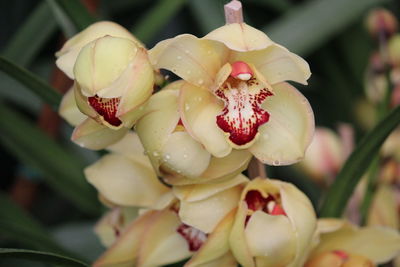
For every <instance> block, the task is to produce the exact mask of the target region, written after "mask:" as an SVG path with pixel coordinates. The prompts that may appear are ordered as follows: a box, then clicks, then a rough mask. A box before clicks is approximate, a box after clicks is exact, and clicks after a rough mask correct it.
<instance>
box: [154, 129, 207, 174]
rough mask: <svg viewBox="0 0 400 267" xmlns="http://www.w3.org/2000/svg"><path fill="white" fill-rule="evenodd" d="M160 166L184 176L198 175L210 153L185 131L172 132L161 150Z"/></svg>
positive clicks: (204, 166) (205, 165) (203, 169)
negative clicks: (161, 161)
mask: <svg viewBox="0 0 400 267" xmlns="http://www.w3.org/2000/svg"><path fill="white" fill-rule="evenodd" d="M161 157H162V160H163V163H162V166H163V167H166V168H168V169H169V170H171V171H173V172H177V173H179V174H182V175H184V176H186V177H193V178H196V177H198V176H200V175H201V174H202V173H203V172H204V171H205V170H206V169H207V167H208V165H209V164H210V158H211V155H210V153H208V152H207V150H205V149H204V148H203V147H202V146H201V144H200V143H198V142H196V141H195V140H194V139H193V138H192V137H191V136H190V135H189V134H188V133H186V132H174V133H172V134H171V135H170V136H169V137H168V139H167V141H166V142H165V144H164V147H163V148H162V150H161Z"/></svg>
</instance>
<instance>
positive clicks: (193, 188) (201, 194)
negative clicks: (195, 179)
mask: <svg viewBox="0 0 400 267" xmlns="http://www.w3.org/2000/svg"><path fill="white" fill-rule="evenodd" d="M246 182H248V179H247V177H246V176H244V175H243V174H239V175H237V176H236V177H234V178H232V179H229V180H226V181H223V182H220V183H205V184H193V185H185V186H174V188H173V191H174V194H175V195H176V197H177V198H179V199H180V200H182V201H189V202H193V201H199V200H204V199H206V198H208V197H211V196H213V195H215V194H218V193H220V192H222V191H224V190H226V189H229V188H232V187H234V186H236V185H239V184H243V183H246Z"/></svg>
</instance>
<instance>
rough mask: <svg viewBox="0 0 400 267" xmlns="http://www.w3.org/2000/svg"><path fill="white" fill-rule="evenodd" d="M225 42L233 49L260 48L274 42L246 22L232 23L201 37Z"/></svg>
mask: <svg viewBox="0 0 400 267" xmlns="http://www.w3.org/2000/svg"><path fill="white" fill-rule="evenodd" d="M203 38H204V39H209V40H215V41H218V42H221V43H223V44H225V45H226V46H227V47H229V48H230V49H232V50H235V51H242V52H244V51H252V50H261V49H264V48H267V47H268V46H270V45H272V44H274V42H272V41H271V39H269V38H268V36H267V35H265V33H263V32H262V31H259V30H257V29H255V28H253V27H251V26H249V25H247V24H246V23H232V24H227V25H225V26H222V27H220V28H218V29H215V30H213V31H212V32H210V33H209V34H207V35H206V36H204V37H203Z"/></svg>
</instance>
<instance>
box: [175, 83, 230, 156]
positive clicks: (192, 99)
mask: <svg viewBox="0 0 400 267" xmlns="http://www.w3.org/2000/svg"><path fill="white" fill-rule="evenodd" d="M179 104H180V113H181V117H182V122H183V124H184V125H185V128H186V129H187V131H188V133H189V134H190V135H191V136H193V138H195V139H196V140H198V141H199V142H200V143H202V144H203V145H204V147H205V148H206V149H207V151H209V152H210V153H211V154H212V155H213V156H215V157H224V156H226V155H228V154H229V153H230V152H231V150H232V147H231V146H230V145H229V143H228V142H227V141H226V138H225V135H224V133H223V132H222V131H221V129H220V128H219V127H218V126H217V123H216V116H217V115H218V114H220V113H221V111H222V103H221V101H218V100H217V99H216V98H215V96H214V95H213V94H212V93H211V92H209V91H207V90H205V89H202V88H199V87H197V86H194V85H191V84H185V85H184V86H183V87H182V89H181V92H180V98H179Z"/></svg>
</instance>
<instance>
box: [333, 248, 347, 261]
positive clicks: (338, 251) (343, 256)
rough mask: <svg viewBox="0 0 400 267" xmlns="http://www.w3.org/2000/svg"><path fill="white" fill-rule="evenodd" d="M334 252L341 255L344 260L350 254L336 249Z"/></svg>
mask: <svg viewBox="0 0 400 267" xmlns="http://www.w3.org/2000/svg"><path fill="white" fill-rule="evenodd" d="M333 254H335V255H337V256H339V257H340V258H341V259H342V260H347V259H348V258H349V254H347V253H346V252H345V251H343V250H334V251H333Z"/></svg>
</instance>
